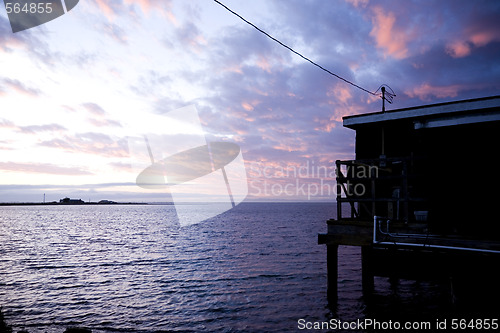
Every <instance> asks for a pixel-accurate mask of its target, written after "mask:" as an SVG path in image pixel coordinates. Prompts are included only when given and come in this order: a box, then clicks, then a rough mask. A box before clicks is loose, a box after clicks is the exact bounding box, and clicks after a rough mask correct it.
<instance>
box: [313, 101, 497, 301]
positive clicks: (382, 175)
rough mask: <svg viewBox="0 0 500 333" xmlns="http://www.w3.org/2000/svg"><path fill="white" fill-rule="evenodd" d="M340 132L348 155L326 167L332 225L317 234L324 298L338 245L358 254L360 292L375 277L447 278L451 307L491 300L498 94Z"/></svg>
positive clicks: (359, 122) (383, 117) (356, 121)
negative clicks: (350, 139) (348, 137)
mask: <svg viewBox="0 0 500 333" xmlns="http://www.w3.org/2000/svg"><path fill="white" fill-rule="evenodd" d="M343 125H344V127H347V128H350V129H352V130H354V131H356V142H355V156H356V157H355V159H354V160H348V161H336V170H337V174H336V180H337V198H336V200H337V218H336V219H331V220H328V221H327V233H325V234H319V235H318V243H319V244H325V245H326V247H327V269H328V298H329V300H332V301H335V300H336V299H337V292H338V281H337V275H338V274H337V270H338V267H337V262H338V246H339V245H347V246H357V247H360V248H361V256H362V284H363V291H364V292H366V293H367V294H369V293H370V292H371V291H372V290H373V288H374V277H375V276H382V277H389V278H391V279H392V280H394V281H397V279H402V278H404V279H410V280H419V279H435V278H441V279H444V280H449V281H450V301H451V302H453V303H455V302H456V303H457V304H460V303H461V302H462V303H464V302H466V301H467V300H468V299H470V297H472V296H474V295H475V296H476V297H483V298H488V297H498V296H500V288H499V283H498V281H500V274H499V272H498V266H499V264H500V223H499V219H498V200H499V197H500V196H499V195H498V190H499V189H500V176H499V174H498V172H499V171H498V170H499V169H498V165H497V162H496V161H497V160H498V156H497V155H498V152H499V148H498V144H499V143H500V96H493V97H486V98H479V99H471V100H463V101H457V102H449V103H440V104H432V105H424V106H419V107H412V108H405V109H398V110H392V111H382V112H375V113H369V114H362V115H354V116H347V117H344V118H343ZM485 290H487V292H486V291H485ZM485 293H487V294H488V295H486V294H485ZM495 303H498V302H497V299H495Z"/></svg>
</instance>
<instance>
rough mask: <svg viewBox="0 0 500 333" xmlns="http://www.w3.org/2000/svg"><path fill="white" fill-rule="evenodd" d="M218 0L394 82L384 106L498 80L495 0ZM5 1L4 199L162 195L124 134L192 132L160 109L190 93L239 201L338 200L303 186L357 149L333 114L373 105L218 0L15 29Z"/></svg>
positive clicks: (347, 67) (0, 30)
mask: <svg viewBox="0 0 500 333" xmlns="http://www.w3.org/2000/svg"><path fill="white" fill-rule="evenodd" d="M221 2H223V3H224V4H226V5H227V6H228V7H229V8H231V9H232V10H234V11H236V12H238V13H239V14H240V15H242V16H243V17H245V18H246V19H247V20H249V21H251V22H253V23H254V24H256V25H257V26H258V27H260V28H261V29H263V30H264V31H266V32H267V33H269V34H271V35H272V36H274V37H275V38H277V39H279V40H280V41H282V42H283V43H285V44H287V45H289V46H290V47H292V48H293V49H295V50H296V51H298V52H300V53H302V54H303V55H305V56H306V57H308V58H310V59H312V60H313V61H315V62H317V63H318V64H320V65H321V66H323V67H325V68H327V69H329V70H330V71H332V72H334V73H336V74H337V75H340V76H341V77H343V78H345V79H347V80H350V81H352V82H354V83H356V84H358V85H360V86H362V87H363V88H365V89H367V90H370V91H375V90H376V89H377V88H378V87H379V86H380V85H381V84H387V85H389V86H390V87H391V88H392V89H393V90H394V92H395V93H396V95H397V96H396V97H395V99H394V103H393V104H392V105H389V106H388V109H397V108H403V107H409V106H418V105H423V104H430V103H437V102H445V101H453V100H461V99H468V98H476V97H485V96H492V95H499V94H500V20H499V19H498V18H499V17H500V2H499V1H493V0H490V1H470V0H469V1H456V0H454V1H443V0H437V1H373V0H309V1H304V0H280V1H277V0H269V1H264V0H255V1H243V0H223V1H221ZM0 8H1V9H0V68H1V70H0V153H1V159H0V202H13V201H22V202H23V201H24V202H26V201H42V200H43V194H44V193H45V194H46V200H47V201H54V200H57V201H58V200H59V199H60V198H63V197H65V196H69V197H72V198H81V199H83V200H85V201H88V200H89V199H90V200H92V201H99V200H101V199H110V200H117V201H167V200H168V198H169V197H168V196H167V195H165V193H164V191H158V190H156V191H155V190H153V191H150V190H146V189H141V188H139V187H137V186H136V185H135V180H136V177H137V175H138V173H139V172H140V168H141V167H140V165H141V163H135V162H137V161H134V157H133V156H131V153H130V149H129V145H128V139H127V138H128V137H130V136H137V135H138V136H140V135H142V134H144V133H157V134H158V133H161V134H164V135H167V136H168V135H170V137H171V139H172V140H170V143H169V145H174V146H176V145H177V142H178V143H179V146H180V145H181V143H186V142H187V141H186V140H184V138H185V137H188V136H190V135H191V136H192V135H201V134H200V133H198V132H196V130H193V128H189V126H187V127H183V126H181V125H175V124H173V123H172V122H170V121H167V120H165V121H163V120H162V119H164V118H163V116H164V115H165V114H166V113H167V112H169V111H174V110H177V109H179V108H182V107H186V106H194V107H195V108H196V109H197V110H198V116H199V121H200V123H201V124H202V127H203V131H204V135H205V137H206V140H207V141H231V142H235V143H237V144H238V145H239V146H240V148H241V151H242V155H243V159H244V161H245V166H246V171H247V176H248V184H249V190H248V191H249V196H248V198H247V200H257V199H259V200H334V197H333V194H332V193H330V194H329V193H326V188H325V187H324V190H325V193H316V194H314V195H311V193H306V192H307V190H306V189H314V188H313V187H310V184H320V182H321V181H323V185H324V184H331V187H332V188H333V187H334V186H333V185H334V180H333V177H330V176H332V175H333V174H330V171H333V167H334V162H335V160H337V159H350V158H353V157H354V148H353V144H354V132H353V131H351V130H349V129H345V128H343V127H342V116H346V115H353V114H362V113H368V112H374V111H379V110H380V109H381V100H380V98H377V97H375V96H372V95H370V94H368V93H366V92H364V91H361V90H359V89H357V88H355V87H353V86H351V85H348V84H346V83H345V82H343V81H341V80H339V79H338V78H336V77H334V76H331V75H329V74H327V73H325V72H324V71H322V70H320V69H319V68H317V67H315V66H313V65H312V64H310V63H309V62H307V61H305V60H303V59H301V58H300V57H298V56H297V55H295V54H293V53H291V52H290V51H289V50H287V49H285V48H284V47H282V46H280V45H279V44H277V43H276V42H274V41H272V40H270V39H269V38H267V37H266V36H265V35H263V34H262V33H260V32H258V31H257V30H256V29H254V28H253V27H251V26H249V25H248V24H246V23H245V22H243V21H242V20H240V19H239V18H237V17H235V16H234V15H233V14H231V13H230V12H228V11H227V10H225V9H224V8H223V7H221V6H220V5H219V4H217V3H216V2H214V1H212V0H193V1H181V0H110V1H106V0H81V1H80V3H79V4H78V5H77V6H76V7H75V8H73V10H71V11H70V12H68V13H67V14H65V15H63V16H61V17H59V18H57V19H55V20H53V21H51V22H48V23H46V24H44V25H41V26H39V27H35V28H32V29H29V30H26V31H22V32H18V33H12V30H11V27H10V25H9V22H8V18H7V13H6V11H5V7H4V6H0ZM202 134H203V133H202ZM168 154H169V153H165V156H163V157H166V156H168ZM138 166H139V167H138ZM146 166H147V165H146ZM287 171H288V172H287ZM298 171H301V172H302V173H301V174H299V172H298ZM318 171H321V172H318ZM324 171H328V172H324ZM274 184H278V185H275V186H274V188H273V185H274ZM287 184H291V185H290V186H289V187H287V189H288V192H286V193H284V192H283V191H281V190H284V189H285V186H286V185H287ZM304 184H305V185H304ZM300 186H303V187H300ZM304 186H305V187H304ZM308 186H309V187H308ZM273 190H274V192H273ZM194 192H196V189H193V193H194Z"/></svg>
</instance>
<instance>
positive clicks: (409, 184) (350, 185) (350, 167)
mask: <svg viewBox="0 0 500 333" xmlns="http://www.w3.org/2000/svg"><path fill="white" fill-rule="evenodd" d="M416 161H418V159H416V158H414V157H400V158H382V159H380V158H379V159H370V160H349V161H340V160H338V161H336V173H337V177H336V179H337V217H338V219H344V218H348V217H344V216H343V215H342V205H343V204H344V203H348V204H349V207H350V212H351V214H350V217H349V218H351V219H363V220H372V219H373V217H374V216H376V215H379V216H387V217H388V218H391V219H393V220H397V221H404V222H408V221H409V220H410V219H413V217H412V216H410V208H412V209H415V208H418V207H419V206H418V205H415V204H414V203H421V202H425V201H426V199H425V198H419V197H415V196H412V192H417V191H416V187H418V184H417V183H418V178H419V175H418V174H416V173H415V172H414V171H415V168H414V165H415V162H416ZM421 207H423V206H422V205H421V204H420V209H421Z"/></svg>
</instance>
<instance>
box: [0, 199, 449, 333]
mask: <svg viewBox="0 0 500 333" xmlns="http://www.w3.org/2000/svg"><path fill="white" fill-rule="evenodd" d="M196 209H203V207H197V206H193V212H195V211H196ZM332 217H335V204H334V203H242V204H240V205H239V206H237V207H236V208H234V209H232V210H231V211H228V212H226V213H224V214H222V215H219V216H216V217H214V218H212V219H209V220H207V221H204V222H202V223H199V224H196V225H192V226H189V227H180V226H179V225H178V223H177V221H176V215H175V209H174V207H173V206H168V205H117V206H17V207H0V306H2V307H3V313H4V315H5V317H6V321H7V323H8V324H9V325H12V326H13V328H14V332H17V331H18V330H21V329H25V330H27V331H28V332H30V333H34V332H63V331H64V330H65V328H66V327H69V326H79V327H87V328H90V329H91V330H92V332H161V331H165V332H199V331H204V332H293V331H299V329H298V328H299V327H298V321H299V320H300V319H303V320H305V321H307V322H315V321H328V320H330V319H331V318H338V319H340V320H342V321H352V320H357V319H362V318H366V317H369V316H374V315H377V313H380V312H381V313H383V314H386V315H388V316H389V317H390V315H391V314H393V316H396V314H397V313H398V311H401V307H403V308H404V307H406V308H407V309H409V310H408V311H419V312H418V313H419V314H421V315H422V316H425V315H426V314H430V313H434V314H435V311H444V310H443V309H445V307H446V305H445V304H447V301H448V299H447V297H448V296H447V295H448V293H447V290H446V288H443V285H441V284H439V283H432V282H415V281H400V282H399V283H398V284H397V285H391V284H390V283H389V282H388V281H387V280H386V279H382V278H379V279H378V280H377V281H376V287H377V289H376V292H377V297H378V298H377V299H376V301H375V305H370V304H371V303H370V302H367V301H366V300H365V298H364V297H363V294H362V292H361V277H360V276H361V267H360V266H361V265H360V251H359V249H358V248H354V247H341V248H340V250H339V251H340V260H339V299H338V302H337V304H330V305H329V304H328V301H327V297H326V285H327V277H326V247H325V246H324V245H318V244H317V234H318V233H320V232H325V231H326V223H325V221H326V220H327V219H329V218H332ZM377 290H378V291H377ZM372 301H373V300H372ZM405 311H406V310H405ZM392 319H396V318H392Z"/></svg>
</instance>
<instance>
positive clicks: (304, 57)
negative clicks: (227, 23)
mask: <svg viewBox="0 0 500 333" xmlns="http://www.w3.org/2000/svg"><path fill="white" fill-rule="evenodd" d="M214 1H215V2H216V3H218V4H219V5H221V6H222V7H224V8H225V9H226V10H227V11H229V12H230V13H231V14H233V15H235V16H237V17H238V18H240V19H241V20H242V21H243V22H245V23H247V24H248V25H251V26H252V27H254V28H255V29H257V31H259V32H261V33H263V34H264V35H266V36H267V37H269V38H270V39H272V40H273V41H275V42H276V43H278V44H280V45H281V46H283V47H284V48H286V49H288V50H289V51H291V52H293V53H295V54H296V55H298V56H299V57H301V58H302V59H304V60H306V61H308V62H310V63H311V64H313V65H314V66H316V67H318V68H320V69H322V70H323V71H325V72H327V73H328V74H330V75H333V76H335V77H336V78H337V79H339V80H342V81H344V82H345V83H348V84H350V85H352V86H354V87H356V88H358V89H361V90H363V91H364V92H367V93H369V94H370V95H374V96H380V94H377V92H371V91H370V90H368V89H365V88H363V87H361V86H358V85H357V84H355V83H353V82H351V81H349V80H347V79H344V78H343V77H342V76H340V75H337V74H335V73H333V72H331V71H329V70H328V69H326V68H324V67H323V66H321V65H319V64H317V63H315V62H314V61H312V60H311V59H309V58H307V57H306V56H304V55H302V54H300V53H299V52H297V51H295V50H294V49H292V48H291V47H290V46H288V45H286V44H284V43H282V42H281V41H279V40H278V39H276V38H274V37H273V36H271V35H270V34H268V33H267V32H265V31H264V30H262V29H261V28H259V27H258V26H256V25H255V24H253V23H252V22H250V21H248V20H247V19H245V18H244V17H243V16H241V15H240V14H238V13H236V12H235V11H233V10H231V9H230V8H229V7H227V6H226V5H224V4H223V3H222V2H220V1H218V0H214ZM379 89H380V88H379ZM391 90H392V89H391ZM377 91H378V90H377ZM394 96H396V95H394ZM383 98H384V97H383ZM391 102H392V98H391Z"/></svg>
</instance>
